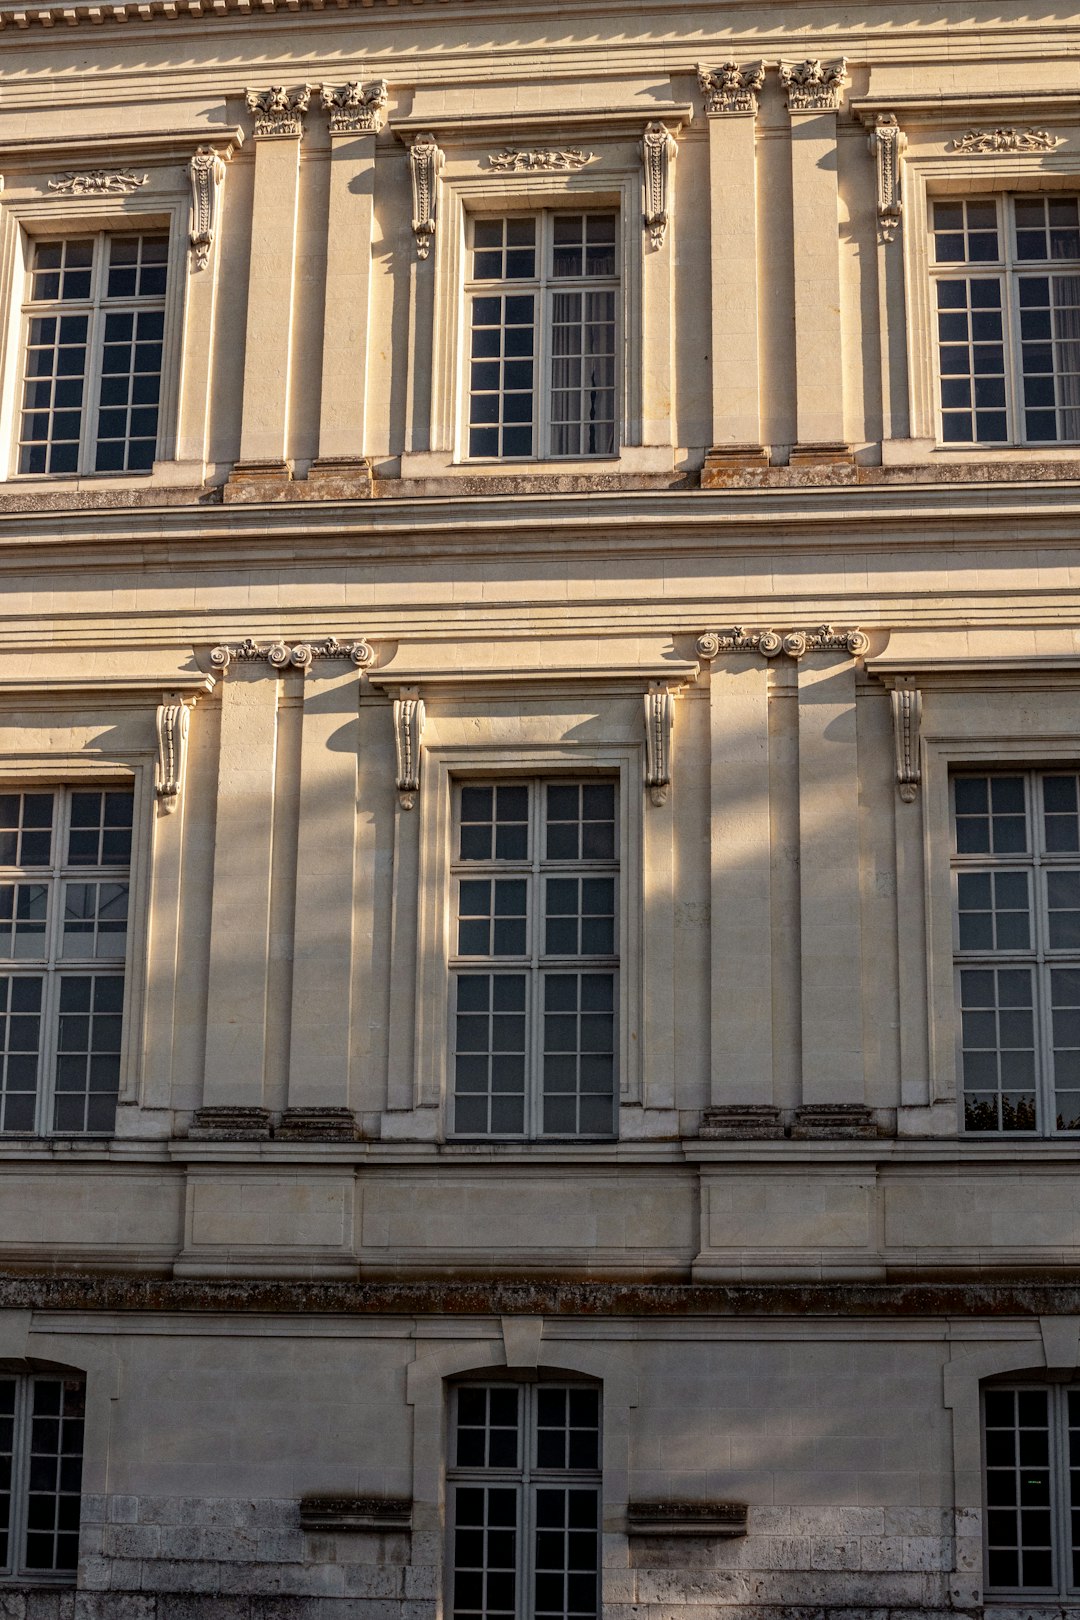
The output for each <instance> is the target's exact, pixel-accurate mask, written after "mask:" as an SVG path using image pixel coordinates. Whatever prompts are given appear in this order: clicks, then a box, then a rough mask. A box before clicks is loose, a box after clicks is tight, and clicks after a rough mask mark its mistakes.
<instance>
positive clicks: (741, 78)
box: [697, 62, 765, 118]
mask: <svg viewBox="0 0 1080 1620" xmlns="http://www.w3.org/2000/svg"><path fill="white" fill-rule="evenodd" d="M697 76H698V84H699V85H700V86H701V89H702V92H703V94H704V96H705V111H706V112H707V113H708V115H709V117H710V118H716V117H718V116H720V115H722V114H725V113H756V112H757V107H758V92H759V91H760V90H761V88H762V86H763V85H764V83H765V64H764V62H743V63H742V64H741V65H740V64H739V63H738V62H721V64H720V66H719V67H718V68H715V69H711V68H707V67H705V66H703V65H702V64H700V63H699V64H698V70H697Z"/></svg>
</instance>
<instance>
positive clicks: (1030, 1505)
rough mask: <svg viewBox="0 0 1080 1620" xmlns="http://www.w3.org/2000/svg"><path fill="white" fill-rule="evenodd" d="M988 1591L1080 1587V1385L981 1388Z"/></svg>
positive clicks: (1067, 1591) (1044, 1592)
mask: <svg viewBox="0 0 1080 1620" xmlns="http://www.w3.org/2000/svg"><path fill="white" fill-rule="evenodd" d="M983 1488H984V1493H985V1495H984V1499H985V1502H986V1571H985V1576H986V1589H987V1593H988V1595H993V1596H995V1597H1005V1596H1020V1595H1021V1594H1022V1595H1024V1596H1032V1597H1033V1596H1035V1595H1036V1594H1037V1595H1039V1596H1040V1597H1043V1596H1046V1597H1070V1596H1073V1597H1074V1596H1075V1595H1076V1594H1077V1593H1078V1592H1080V1387H1078V1386H1076V1385H1068V1384H1049V1383H1047V1384H1016V1385H1008V1386H1007V1385H1001V1386H999V1385H996V1384H988V1385H987V1386H986V1387H985V1388H984V1390H983Z"/></svg>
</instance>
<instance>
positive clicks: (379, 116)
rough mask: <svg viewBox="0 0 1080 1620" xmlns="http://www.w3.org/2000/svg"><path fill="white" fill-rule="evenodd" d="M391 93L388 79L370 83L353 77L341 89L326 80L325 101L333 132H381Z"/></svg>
mask: <svg viewBox="0 0 1080 1620" xmlns="http://www.w3.org/2000/svg"><path fill="white" fill-rule="evenodd" d="M387 97H388V92H387V88H386V80H385V79H373V80H372V82H371V83H370V84H361V83H360V80H359V79H353V80H351V81H350V83H348V84H344V85H342V86H341V88H340V90H335V89H334V87H333V85H330V84H324V85H323V87H322V104H323V106H324V108H325V109H326V111H327V112H328V113H329V115H330V133H331V135H377V134H378V132H379V130H380V129H382V126H383V108H384V107H385V106H386V102H387Z"/></svg>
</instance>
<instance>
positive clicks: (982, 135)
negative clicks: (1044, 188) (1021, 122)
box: [949, 129, 1064, 152]
mask: <svg viewBox="0 0 1080 1620" xmlns="http://www.w3.org/2000/svg"><path fill="white" fill-rule="evenodd" d="M1063 140H1064V136H1063V135H1052V134H1051V133H1050V131H1049V130H1048V129H969V130H968V131H967V133H966V135H960V136H958V137H957V139H956V140H954V141H950V143H949V150H950V151H952V152H1052V151H1053V150H1054V148H1055V147H1056V146H1060V145H1061V143H1062V141H1063Z"/></svg>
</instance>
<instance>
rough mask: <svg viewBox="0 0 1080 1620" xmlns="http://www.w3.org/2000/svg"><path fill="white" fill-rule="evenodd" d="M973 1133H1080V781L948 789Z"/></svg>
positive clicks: (1000, 780) (1044, 777) (992, 782)
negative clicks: (950, 799)
mask: <svg viewBox="0 0 1080 1620" xmlns="http://www.w3.org/2000/svg"><path fill="white" fill-rule="evenodd" d="M952 791H953V825H954V853H953V867H954V873H953V877H954V884H955V929H954V942H955V950H956V985H957V1001H958V1006H959V1010H960V1043H959V1044H960V1061H961V1068H962V1074H963V1087H964V1125H965V1128H966V1129H967V1130H969V1131H1027V1132H1031V1131H1034V1132H1041V1133H1042V1134H1043V1135H1049V1134H1051V1133H1052V1132H1055V1131H1080V775H1078V774H1077V772H1075V771H1065V770H1056V771H1001V772H994V773H992V774H984V775H978V776H967V775H964V776H956V777H954V779H953V784H952Z"/></svg>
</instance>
